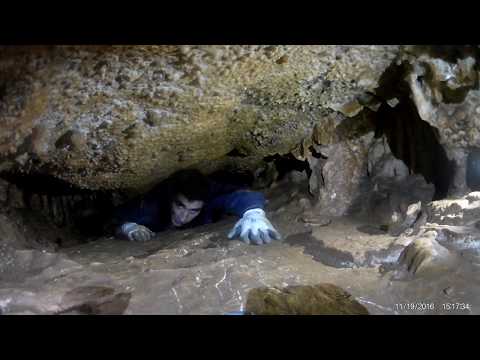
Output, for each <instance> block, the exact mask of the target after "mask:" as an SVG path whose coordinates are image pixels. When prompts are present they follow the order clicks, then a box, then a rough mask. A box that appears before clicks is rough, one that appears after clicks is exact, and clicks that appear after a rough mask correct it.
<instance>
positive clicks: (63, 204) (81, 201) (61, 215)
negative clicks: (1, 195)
mask: <svg viewBox="0 0 480 360" xmlns="http://www.w3.org/2000/svg"><path fill="white" fill-rule="evenodd" d="M0 178H1V179H3V180H5V181H7V182H9V183H10V184H14V185H15V186H16V187H17V188H18V189H19V190H20V191H21V193H22V200H23V204H24V208H23V209H21V211H22V213H24V214H25V216H27V217H28V216H32V217H35V218H38V219H39V221H40V219H41V218H42V217H43V218H45V220H48V221H49V222H51V224H52V225H55V226H57V227H58V228H62V229H66V230H68V231H73V232H74V233H75V234H78V235H81V236H101V235H103V231H104V229H103V226H104V223H105V220H106V219H107V217H108V216H109V214H110V213H111V211H112V209H113V204H114V198H115V197H121V195H120V194H119V193H116V192H113V191H92V190H86V189H81V188H78V187H75V186H73V185H72V184H69V183H67V182H65V181H63V180H61V179H58V178H55V177H53V176H50V175H44V174H24V173H5V172H4V173H2V174H0ZM36 215H39V216H36ZM59 238H61V237H59ZM57 245H59V246H62V244H61V241H59V243H58V244H57Z"/></svg>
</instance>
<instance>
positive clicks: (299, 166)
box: [264, 154, 320, 181]
mask: <svg viewBox="0 0 480 360" xmlns="http://www.w3.org/2000/svg"><path fill="white" fill-rule="evenodd" d="M319 156H320V154H319ZM264 160H265V161H266V162H273V164H274V165H275V168H276V170H277V172H278V177H277V180H278V181H280V180H282V179H283V178H284V177H285V175H287V174H288V173H289V172H290V171H298V172H304V171H305V172H306V173H307V175H308V176H310V174H311V170H310V166H309V165H308V161H306V160H304V161H301V160H298V159H296V158H295V156H293V155H292V154H286V155H280V154H275V155H271V156H267V157H265V158H264Z"/></svg>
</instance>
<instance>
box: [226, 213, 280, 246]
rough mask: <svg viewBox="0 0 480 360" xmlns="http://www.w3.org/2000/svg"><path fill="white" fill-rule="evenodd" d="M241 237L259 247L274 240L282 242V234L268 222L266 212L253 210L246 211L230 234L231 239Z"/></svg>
mask: <svg viewBox="0 0 480 360" xmlns="http://www.w3.org/2000/svg"><path fill="white" fill-rule="evenodd" d="M238 236H240V239H241V240H242V241H243V242H245V243H247V244H250V243H254V244H257V245H262V244H268V243H270V242H271V241H272V240H280V234H279V233H278V231H277V230H275V228H274V227H273V225H272V224H271V223H270V221H268V219H267V217H266V216H265V211H263V210H262V209H251V210H247V211H245V213H244V214H243V216H242V218H241V219H240V220H238V221H237V223H236V224H235V226H234V227H233V229H232V230H231V231H230V232H229V233H228V238H229V239H234V238H236V237H238Z"/></svg>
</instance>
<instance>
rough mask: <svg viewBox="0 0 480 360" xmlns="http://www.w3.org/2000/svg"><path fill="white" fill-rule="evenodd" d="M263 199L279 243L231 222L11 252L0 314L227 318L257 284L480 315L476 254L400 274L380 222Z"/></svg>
mask: <svg viewBox="0 0 480 360" xmlns="http://www.w3.org/2000/svg"><path fill="white" fill-rule="evenodd" d="M266 195H267V198H268V199H269V202H268V205H267V213H268V216H269V218H270V220H271V221H272V223H273V224H274V225H275V226H276V227H277V228H278V230H279V231H280V232H281V234H282V235H283V239H282V240H281V241H278V242H274V243H272V244H268V245H264V246H254V245H246V244H244V243H242V242H240V241H231V240H228V239H227V237H226V234H227V233H228V231H229V230H230V228H231V227H232V226H233V225H234V223H235V221H236V219H235V218H233V217H231V218H227V219H225V220H222V221H221V222H219V223H216V224H210V225H206V226H202V227H198V228H195V229H189V230H185V231H167V232H164V233H160V234H158V235H157V237H156V238H155V239H154V240H153V241H151V242H148V243H131V242H127V241H120V240H117V239H114V238H100V239H94V238H91V239H89V240H90V241H89V242H87V243H84V244H81V245H76V246H70V247H65V248H61V249H58V250H57V251H56V252H49V251H45V250H44V251H39V250H17V251H12V252H11V253H10V254H7V255H4V259H10V261H9V264H10V265H9V266H6V267H4V268H3V271H2V274H1V275H2V285H1V287H0V308H1V310H2V312H3V313H4V314H112V313H113V314H225V313H228V312H232V311H243V310H245V303H246V297H247V294H248V292H249V290H251V289H253V288H258V287H264V286H268V287H273V286H277V287H285V286H288V285H314V284H319V283H331V284H335V285H337V286H339V287H341V288H343V289H345V290H346V291H347V292H349V293H350V294H352V295H353V297H354V298H355V299H356V300H357V301H359V302H360V303H361V304H362V305H364V306H365V307H366V308H367V309H368V311H369V312H370V313H371V314H479V313H480V280H479V279H480V277H479V276H478V275H479V272H480V259H479V258H478V257H477V255H476V254H474V253H472V252H471V251H470V252H458V254H457V256H456V262H455V264H453V265H452V266H450V267H449V268H447V269H443V270H442V271H436V272H434V273H430V274H428V273H426V274H422V276H409V274H408V273H407V275H404V276H399V274H400V275H401V272H399V271H398V269H396V268H395V266H394V265H395V263H396V262H397V260H398V258H399V256H400V253H401V251H402V250H403V249H404V247H403V246H400V245H398V238H397V237H394V236H391V235H389V234H388V233H387V231H386V230H385V228H384V227H383V226H382V225H381V224H375V223H373V222H372V219H371V218H368V217H365V216H364V217H361V216H344V217H340V218H320V217H317V218H312V217H310V218H308V219H306V217H305V198H306V196H308V195H307V194H305V193H302V192H301V191H298V190H288V189H286V188H284V187H282V186H277V187H276V188H273V189H270V190H268V191H267V193H266ZM8 256H10V257H8ZM477 259H479V260H478V262H477ZM389 264H390V265H391V266H389Z"/></svg>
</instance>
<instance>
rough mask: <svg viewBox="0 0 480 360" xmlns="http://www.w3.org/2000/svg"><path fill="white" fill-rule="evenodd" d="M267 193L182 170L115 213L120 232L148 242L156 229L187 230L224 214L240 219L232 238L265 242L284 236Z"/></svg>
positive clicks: (125, 237)
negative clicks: (271, 215) (270, 214)
mask: <svg viewBox="0 0 480 360" xmlns="http://www.w3.org/2000/svg"><path fill="white" fill-rule="evenodd" d="M264 206H265V197H264V196H263V194H262V193H260V192H256V191H250V190H248V189H246V187H245V186H240V185H232V184H227V183H220V182H218V181H215V180H214V179H211V178H209V177H206V176H205V175H203V174H202V173H201V172H200V171H198V170H181V171H178V172H177V173H175V174H173V175H172V176H171V177H170V178H168V179H167V180H166V181H164V182H162V183H160V184H159V185H157V186H156V187H155V188H153V189H152V190H151V191H150V192H148V193H147V194H145V195H143V196H142V197H140V198H137V199H134V200H132V201H130V202H128V203H126V204H125V205H122V206H121V207H119V208H117V209H116V210H115V211H114V216H113V219H112V220H113V221H112V223H111V225H113V228H114V229H115V230H114V232H115V236H116V237H118V238H121V239H127V240H130V241H148V240H151V239H152V238H153V236H154V235H155V233H156V232H160V231H163V230H167V229H185V228H191V227H194V226H198V225H203V224H208V223H212V222H215V221H218V220H220V219H221V218H222V216H223V215H226V214H231V215H236V216H238V217H240V220H238V221H237V223H236V224H235V226H234V227H233V229H232V230H231V231H230V232H229V234H228V237H229V238H230V239H235V238H239V239H240V240H242V241H243V242H245V243H247V244H256V245H262V244H267V243H270V242H271V241H272V240H279V239H280V234H279V233H278V231H277V230H276V229H275V228H274V227H273V225H272V224H271V223H270V221H269V220H268V219H267V217H266V216H265V211H264Z"/></svg>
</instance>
